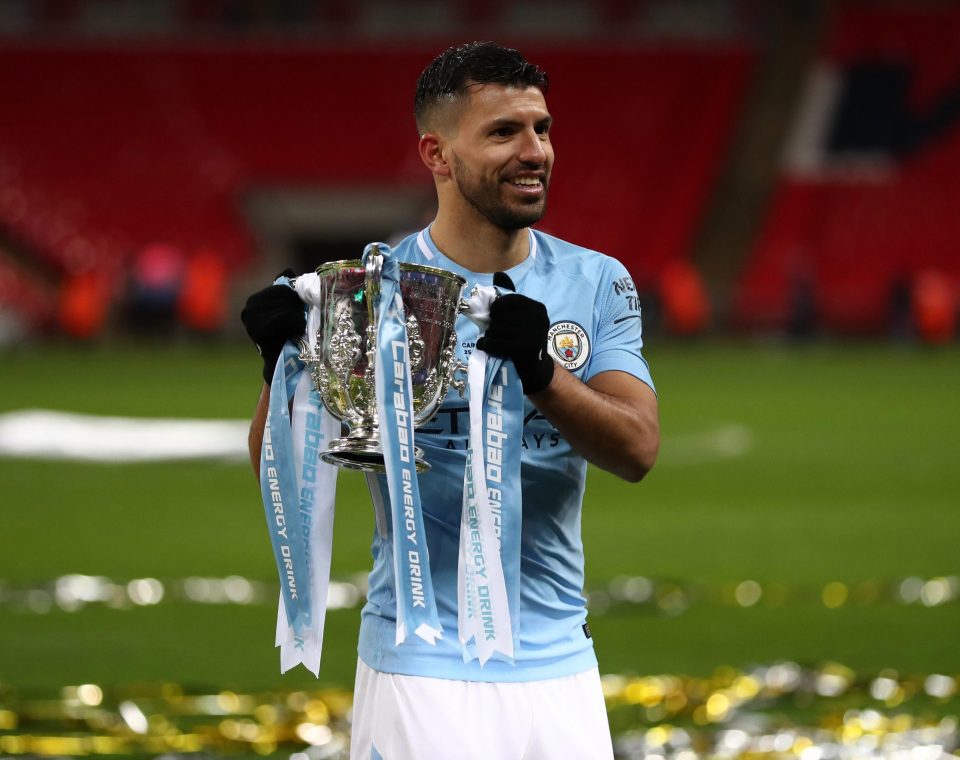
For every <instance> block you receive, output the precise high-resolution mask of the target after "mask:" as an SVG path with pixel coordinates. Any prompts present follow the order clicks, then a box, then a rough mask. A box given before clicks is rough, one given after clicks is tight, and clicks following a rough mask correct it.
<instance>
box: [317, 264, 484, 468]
mask: <svg viewBox="0 0 960 760" xmlns="http://www.w3.org/2000/svg"><path fill="white" fill-rule="evenodd" d="M366 262H367V263H366V266H364V264H363V263H362V262H361V261H359V260H351V261H332V262H330V263H327V264H324V265H323V266H321V267H319V268H318V269H317V276H318V278H319V280H320V290H321V294H322V298H321V304H322V305H321V307H320V321H319V327H318V328H317V331H316V347H315V349H313V350H311V349H308V348H307V347H306V346H304V347H303V351H302V353H301V357H300V358H301V359H302V360H303V361H304V362H305V363H306V365H307V367H308V369H309V371H310V375H311V377H312V379H313V383H314V386H315V387H316V389H317V391H318V392H319V394H320V397H321V399H322V400H323V405H324V406H325V407H326V408H327V410H328V411H329V412H330V413H331V414H332V415H333V416H334V417H336V418H337V419H339V420H340V421H342V422H346V423H347V425H348V427H349V429H350V430H349V434H348V435H346V436H345V437H342V438H338V439H337V440H335V441H334V442H333V443H332V444H331V445H330V447H329V448H328V449H327V451H326V452H324V453H322V454H321V455H320V457H321V459H323V461H325V462H328V463H329V464H335V465H337V466H338V467H346V468H349V469H356V470H366V471H369V472H384V471H385V470H386V468H385V465H384V459H383V449H382V447H381V445H380V435H379V430H378V425H379V421H378V418H377V417H378V415H377V402H376V392H375V376H376V375H375V373H376V350H375V348H376V337H377V327H378V322H377V312H376V307H375V304H376V303H377V301H378V300H379V295H380V275H381V267H382V264H383V256H382V255H381V254H380V253H379V250H376V251H371V255H369V256H368V257H367V259H366ZM465 283H466V281H465V280H464V279H463V278H462V277H460V276H459V275H456V274H453V273H452V272H448V271H446V270H444V269H438V268H436V267H429V266H424V265H420V264H404V263H401V264H400V293H401V297H402V299H403V306H404V312H405V319H406V328H407V344H408V349H409V350H408V353H409V357H410V376H411V381H412V382H411V384H412V386H413V411H414V426H420V425H422V424H424V423H425V422H427V421H428V420H429V419H430V418H431V417H433V415H434V414H435V413H436V411H437V409H438V408H439V407H440V404H441V403H442V402H443V398H444V396H445V395H446V393H447V388H448V387H450V386H451V385H453V386H454V387H458V388H461V389H462V381H455V380H454V378H453V373H454V371H456V370H458V369H463V367H462V365H461V364H460V363H458V362H457V361H456V360H455V355H456V343H457V333H456V329H455V325H456V319H457V314H458V313H459V309H460V308H461V302H460V291H461V290H462V289H463V286H464V284H465ZM414 454H415V458H416V467H417V471H418V472H424V471H426V470H428V469H429V468H430V465H429V463H427V461H426V460H425V459H424V458H423V451H422V450H421V449H420V448H418V447H415V448H414Z"/></svg>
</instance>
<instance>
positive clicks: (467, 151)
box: [449, 84, 553, 230]
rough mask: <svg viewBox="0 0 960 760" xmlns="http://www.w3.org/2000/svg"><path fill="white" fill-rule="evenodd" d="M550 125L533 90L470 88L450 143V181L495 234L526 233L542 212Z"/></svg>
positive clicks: (490, 86) (550, 165)
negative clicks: (510, 231)
mask: <svg viewBox="0 0 960 760" xmlns="http://www.w3.org/2000/svg"><path fill="white" fill-rule="evenodd" d="M550 123H551V117H550V114H549V112H548V111H547V104H546V101H545V100H544V98H543V93H542V92H540V90H538V89H537V88H535V87H529V88H526V89H517V88H514V87H503V86H501V85H494V84H486V85H475V86H474V87H471V88H470V95H469V98H468V99H467V101H466V103H465V105H463V106H462V108H461V112H460V114H459V118H458V120H457V128H456V131H455V133H454V135H453V136H452V137H451V138H450V144H449V147H450V150H451V152H452V156H451V158H452V160H451V179H452V180H453V181H454V183H455V184H456V187H457V189H458V190H459V193H460V195H461V196H462V197H463V198H464V200H466V201H467V202H468V203H469V204H470V205H471V206H472V207H473V208H474V209H475V210H476V211H477V212H479V213H480V214H481V215H482V216H483V217H484V218H486V219H487V220H488V221H489V222H491V223H492V224H494V225H495V226H497V227H499V228H501V229H504V230H518V229H522V228H524V227H529V226H530V225H531V224H534V223H536V222H538V221H539V220H540V219H541V218H542V217H543V215H544V213H545V212H546V205H547V187H548V186H549V184H550V170H551V169H552V168H553V147H552V146H551V144H550Z"/></svg>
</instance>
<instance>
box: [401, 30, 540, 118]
mask: <svg viewBox="0 0 960 760" xmlns="http://www.w3.org/2000/svg"><path fill="white" fill-rule="evenodd" d="M472 84H501V85H505V86H507V87H536V88H538V89H539V90H540V91H541V92H543V93H546V91H547V87H548V86H549V79H548V78H547V73H546V72H545V71H544V70H543V69H541V68H540V67H539V66H535V65H534V64H532V63H530V62H529V61H527V59H526V58H524V57H523V56H522V55H520V53H519V52H517V51H516V50H514V49H513V48H506V47H502V46H501V45H497V44H496V43H494V42H468V43H466V44H464V45H458V46H457V47H452V48H449V49H447V50H444V51H443V52H442V53H441V54H440V55H438V56H437V57H436V58H434V59H433V61H431V62H430V65H429V66H427V68H425V69H424V70H423V73H422V74H421V75H420V78H419V79H418V80H417V92H416V95H415V96H414V99H413V115H414V117H415V118H416V120H417V129H418V130H420V132H421V133H422V132H423V131H424V122H425V119H426V116H427V114H428V113H429V111H430V110H431V109H432V108H433V107H434V106H437V105H439V104H441V103H443V102H452V101H455V100H457V99H459V98H461V97H463V95H464V94H465V93H466V91H467V87H469V86H470V85H472Z"/></svg>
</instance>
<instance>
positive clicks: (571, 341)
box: [547, 322, 590, 372]
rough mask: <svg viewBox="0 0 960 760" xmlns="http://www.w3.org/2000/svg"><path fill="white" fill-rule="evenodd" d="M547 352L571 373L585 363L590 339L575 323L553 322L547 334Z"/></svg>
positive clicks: (588, 352) (588, 354) (588, 353)
mask: <svg viewBox="0 0 960 760" xmlns="http://www.w3.org/2000/svg"><path fill="white" fill-rule="evenodd" d="M547 350H548V351H549V352H550V355H551V356H552V357H553V358H554V359H556V360H557V361H558V362H560V364H562V365H563V367H564V368H565V369H568V370H570V371H571V372H573V371H574V370H578V369H580V368H581V367H582V366H583V365H584V364H586V363H587V359H588V358H589V356H590V339H589V338H588V337H587V333H586V331H585V330H584V329H583V328H582V327H580V325H578V324H577V323H576V322H554V323H553V324H552V325H550V330H549V332H547Z"/></svg>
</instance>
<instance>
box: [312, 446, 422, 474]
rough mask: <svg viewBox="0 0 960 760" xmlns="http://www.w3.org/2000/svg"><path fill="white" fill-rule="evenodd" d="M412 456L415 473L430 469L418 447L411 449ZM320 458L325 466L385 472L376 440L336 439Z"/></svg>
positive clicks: (380, 450) (381, 453) (381, 454)
mask: <svg viewBox="0 0 960 760" xmlns="http://www.w3.org/2000/svg"><path fill="white" fill-rule="evenodd" d="M413 456H414V461H415V462H416V466H417V472H426V471H427V470H429V469H430V463H429V462H428V461H427V460H426V459H424V458H423V449H421V448H420V447H419V446H414V447H413ZM320 458H321V459H322V460H323V461H324V462H326V463H327V464H332V465H336V466H337V467H343V468H345V469H348V470H363V471H364V472H381V473H382V472H386V471H387V466H386V464H385V463H384V460H383V449H382V448H381V446H380V441H378V440H372V441H371V440H369V439H363V440H360V439H354V438H338V439H337V440H336V441H334V442H333V443H332V444H330V448H329V449H327V450H326V451H325V452H323V453H322V454H321V455H320Z"/></svg>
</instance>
